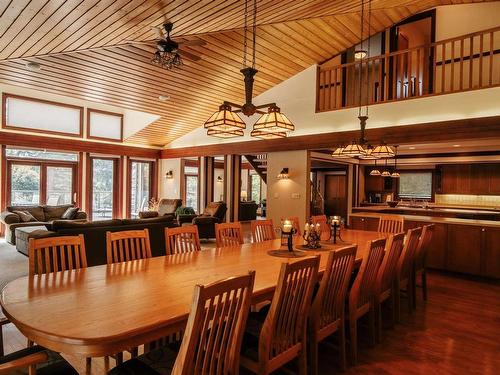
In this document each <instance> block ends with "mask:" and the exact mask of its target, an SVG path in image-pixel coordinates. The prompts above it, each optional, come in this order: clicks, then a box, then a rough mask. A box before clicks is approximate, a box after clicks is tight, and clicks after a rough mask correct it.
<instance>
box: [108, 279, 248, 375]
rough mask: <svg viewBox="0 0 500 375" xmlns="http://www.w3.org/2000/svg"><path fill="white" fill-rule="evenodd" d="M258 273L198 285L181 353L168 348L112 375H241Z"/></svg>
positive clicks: (126, 365)
mask: <svg viewBox="0 0 500 375" xmlns="http://www.w3.org/2000/svg"><path fill="white" fill-rule="evenodd" d="M254 280H255V272H253V271H252V272H249V273H248V275H243V276H237V277H230V278H228V279H225V280H222V281H218V282H215V283H213V284H210V285H207V286H203V285H196V286H195V288H194V297H193V302H192V305H191V312H190V314H189V318H188V321H187V326H186V331H185V334H184V337H183V339H182V343H181V345H180V348H179V351H178V352H176V351H174V350H173V349H171V348H170V347H168V346H164V347H162V348H158V349H155V350H153V351H151V352H148V353H145V354H144V355H141V356H139V357H137V358H133V359H131V360H128V361H126V362H124V363H123V364H122V365H120V366H117V367H115V368H114V369H113V370H111V371H110V372H109V374H110V375H122V374H123V375H125V374H126V375H131V374H159V373H161V374H165V373H171V374H178V375H181V374H182V375H188V374H214V375H215V374H220V375H233V374H238V371H239V362H240V355H239V354H240V349H241V343H242V339H243V334H244V332H245V325H246V322H247V318H248V312H249V311H250V303H251V299H252V293H253V285H254Z"/></svg>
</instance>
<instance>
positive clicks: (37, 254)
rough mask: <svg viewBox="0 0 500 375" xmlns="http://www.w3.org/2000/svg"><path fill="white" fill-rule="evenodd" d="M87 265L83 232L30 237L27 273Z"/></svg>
mask: <svg viewBox="0 0 500 375" xmlns="http://www.w3.org/2000/svg"><path fill="white" fill-rule="evenodd" d="M86 267H87V254H86V253H85V241H84V239H83V234H80V235H78V236H61V237H47V238H30V241H29V275H30V276H34V275H43V274H46V273H52V272H59V271H66V270H74V269H79V268H86Z"/></svg>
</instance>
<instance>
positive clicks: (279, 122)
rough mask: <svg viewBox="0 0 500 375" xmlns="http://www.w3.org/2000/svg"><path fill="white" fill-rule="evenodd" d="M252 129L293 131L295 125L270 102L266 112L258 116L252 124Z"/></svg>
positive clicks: (272, 131)
mask: <svg viewBox="0 0 500 375" xmlns="http://www.w3.org/2000/svg"><path fill="white" fill-rule="evenodd" d="M253 130H254V131H255V130H258V131H259V130H260V131H262V132H269V133H276V132H287V131H294V130H295V126H294V125H293V124H292V122H291V121H290V120H289V119H288V117H286V116H285V115H284V114H283V113H281V111H280V108H279V107H278V106H277V105H276V104H272V105H271V106H270V107H269V108H268V110H267V113H265V114H263V115H262V116H260V118H259V119H258V120H257V122H256V123H255V124H254V126H253Z"/></svg>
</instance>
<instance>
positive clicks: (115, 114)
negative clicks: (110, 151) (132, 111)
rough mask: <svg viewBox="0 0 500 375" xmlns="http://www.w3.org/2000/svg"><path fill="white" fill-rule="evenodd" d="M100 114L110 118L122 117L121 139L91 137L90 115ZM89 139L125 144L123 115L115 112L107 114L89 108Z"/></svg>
mask: <svg viewBox="0 0 500 375" xmlns="http://www.w3.org/2000/svg"><path fill="white" fill-rule="evenodd" d="M92 112H93V113H100V114H103V115H109V116H115V117H120V139H116V138H106V137H94V136H91V135H90V126H91V123H90V114H91V113H92ZM86 138H87V139H98V140H101V141H108V142H119V143H121V142H123V114H121V113H115V112H106V111H101V110H99V109H93V108H87V137H86Z"/></svg>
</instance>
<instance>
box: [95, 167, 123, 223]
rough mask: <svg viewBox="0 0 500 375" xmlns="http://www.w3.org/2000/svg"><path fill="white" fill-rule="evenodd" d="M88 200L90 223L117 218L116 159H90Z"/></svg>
mask: <svg viewBox="0 0 500 375" xmlns="http://www.w3.org/2000/svg"><path fill="white" fill-rule="evenodd" d="M89 161H90V175H89V178H90V180H89V182H90V183H89V186H90V192H89V198H90V199H89V200H90V202H88V203H87V207H88V210H89V216H90V217H91V218H92V221H97V220H108V219H114V218H117V217H118V216H119V212H120V209H119V205H120V199H119V194H118V184H119V183H118V181H119V177H118V167H119V159H118V158H100V157H90V158H89Z"/></svg>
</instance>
